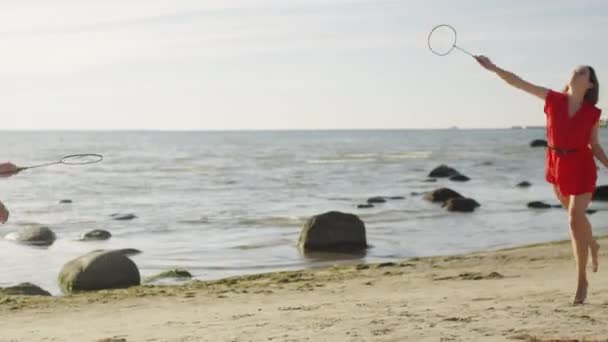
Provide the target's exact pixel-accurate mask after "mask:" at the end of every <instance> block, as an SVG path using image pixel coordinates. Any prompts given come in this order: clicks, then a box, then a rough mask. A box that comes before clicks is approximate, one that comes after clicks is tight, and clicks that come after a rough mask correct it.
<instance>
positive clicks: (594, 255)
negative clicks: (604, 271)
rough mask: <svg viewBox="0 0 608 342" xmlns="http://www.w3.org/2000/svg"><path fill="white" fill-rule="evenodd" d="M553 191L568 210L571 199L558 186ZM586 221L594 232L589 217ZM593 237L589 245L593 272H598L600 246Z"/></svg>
mask: <svg viewBox="0 0 608 342" xmlns="http://www.w3.org/2000/svg"><path fill="white" fill-rule="evenodd" d="M553 191H554V192H555V196H556V197H557V200H558V201H559V202H560V203H561V204H562V206H563V207H564V208H566V209H568V207H569V206H570V199H569V198H568V197H567V196H564V195H562V193H561V192H560V191H559V188H558V187H556V186H553ZM585 221H586V224H587V225H588V226H589V228H588V229H589V231H592V229H591V224H590V223H589V220H588V219H587V216H585ZM591 236H592V238H591V243H590V244H589V250H590V252H591V268H592V270H593V272H597V270H598V267H599V250H600V244H599V243H598V242H597V241H596V240H595V239H593V235H591Z"/></svg>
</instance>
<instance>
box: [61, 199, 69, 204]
mask: <svg viewBox="0 0 608 342" xmlns="http://www.w3.org/2000/svg"><path fill="white" fill-rule="evenodd" d="M59 203H60V204H68V203H72V200H71V199H62V200H61V201H59Z"/></svg>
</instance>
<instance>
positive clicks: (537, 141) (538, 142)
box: [530, 139, 547, 147]
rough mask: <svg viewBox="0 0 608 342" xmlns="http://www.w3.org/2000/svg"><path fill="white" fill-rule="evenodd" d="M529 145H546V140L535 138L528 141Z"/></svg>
mask: <svg viewBox="0 0 608 342" xmlns="http://www.w3.org/2000/svg"><path fill="white" fill-rule="evenodd" d="M530 147H547V140H543V139H535V140H532V142H530Z"/></svg>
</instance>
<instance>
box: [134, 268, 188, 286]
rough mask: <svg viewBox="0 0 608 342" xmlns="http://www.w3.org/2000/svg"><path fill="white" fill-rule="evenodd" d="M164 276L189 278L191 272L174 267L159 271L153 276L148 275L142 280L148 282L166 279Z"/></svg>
mask: <svg viewBox="0 0 608 342" xmlns="http://www.w3.org/2000/svg"><path fill="white" fill-rule="evenodd" d="M166 278H174V279H190V278H192V274H190V272H188V271H187V270H184V269H180V268H174V269H172V270H168V271H164V272H161V273H159V274H157V275H155V276H151V277H148V278H146V280H145V281H144V282H146V283H149V282H153V281H157V280H161V279H166Z"/></svg>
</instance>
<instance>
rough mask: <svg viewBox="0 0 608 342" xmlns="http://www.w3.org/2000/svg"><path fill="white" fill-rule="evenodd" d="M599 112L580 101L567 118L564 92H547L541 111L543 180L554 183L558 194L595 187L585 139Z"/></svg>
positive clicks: (579, 191)
mask: <svg viewBox="0 0 608 342" xmlns="http://www.w3.org/2000/svg"><path fill="white" fill-rule="evenodd" d="M601 112H602V111H601V110H600V109H599V108H597V107H595V106H594V105H592V104H590V103H588V102H586V101H583V104H582V105H581V108H580V109H579V110H578V112H576V114H574V116H572V117H571V118H570V117H568V95H567V94H564V93H558V92H555V91H552V90H549V92H548V93H547V97H546V98H545V114H547V140H548V143H549V148H547V170H546V179H547V181H548V182H549V183H551V184H554V185H556V186H557V187H558V188H559V190H560V192H561V193H562V195H580V194H584V193H587V192H593V191H594V190H595V182H596V180H597V169H596V166H595V160H594V158H593V153H592V152H591V148H590V147H589V140H590V138H591V130H592V128H593V126H594V125H595V124H597V122H598V120H599V118H600V114H601ZM551 147H553V148H551ZM556 149H558V150H556ZM565 150H566V151H565Z"/></svg>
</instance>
